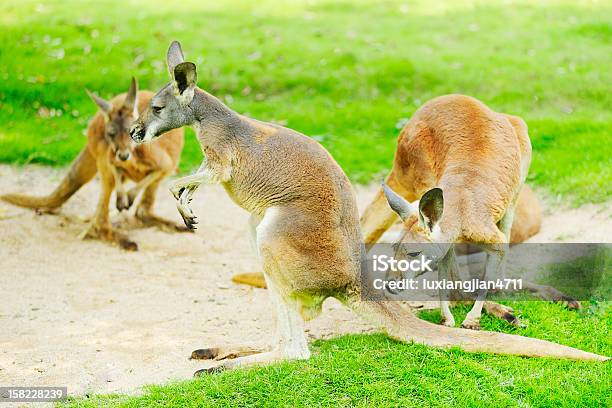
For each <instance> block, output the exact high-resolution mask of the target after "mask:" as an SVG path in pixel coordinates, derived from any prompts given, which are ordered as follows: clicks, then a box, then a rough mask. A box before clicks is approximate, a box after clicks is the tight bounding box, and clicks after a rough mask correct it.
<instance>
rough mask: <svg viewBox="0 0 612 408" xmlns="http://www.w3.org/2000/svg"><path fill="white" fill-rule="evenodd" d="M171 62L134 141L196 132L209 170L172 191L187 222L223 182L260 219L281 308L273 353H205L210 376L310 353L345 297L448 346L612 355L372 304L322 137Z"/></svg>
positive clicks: (258, 234)
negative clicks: (309, 324)
mask: <svg viewBox="0 0 612 408" xmlns="http://www.w3.org/2000/svg"><path fill="white" fill-rule="evenodd" d="M167 63H168V68H169V71H170V74H171V76H172V80H171V82H170V83H168V84H167V85H166V86H164V87H163V88H162V89H161V90H160V91H159V92H158V93H157V94H155V96H153V98H152V99H151V101H150V104H149V106H148V108H147V109H146V110H145V111H144V112H143V113H142V115H141V116H140V117H139V119H138V120H137V121H136V122H135V123H134V125H133V127H132V131H131V135H132V138H133V139H134V140H135V141H136V142H139V143H144V142H150V141H152V140H154V139H155V138H157V137H158V136H159V135H161V134H162V133H163V132H165V131H168V130H170V129H174V128H177V127H181V126H189V125H192V126H194V127H195V129H196V130H197V135H198V139H199V142H200V144H201V147H202V150H203V152H204V154H205V155H206V158H205V160H204V161H203V163H202V165H201V166H200V169H199V170H198V171H197V172H196V173H195V174H193V175H191V176H188V177H184V178H182V179H179V180H178V181H177V182H176V183H175V184H174V185H173V186H172V189H171V191H172V192H173V193H174V194H175V196H176V197H177V198H178V208H179V211H180V213H181V214H182V215H183V218H184V219H185V222H186V224H187V225H194V222H195V216H194V214H193V212H192V211H191V209H190V208H189V202H190V200H191V197H192V196H193V193H194V191H195V190H196V189H197V188H198V186H199V185H200V184H202V183H219V184H221V185H222V186H223V187H224V188H225V190H226V191H227V193H228V195H229V196H230V197H231V198H232V200H233V201H234V202H235V203H236V204H238V205H239V206H241V207H242V208H244V209H245V210H247V211H249V212H250V213H251V218H250V223H249V225H250V232H251V237H252V240H253V243H254V247H255V248H256V252H257V255H258V257H259V259H260V261H261V263H262V265H263V271H264V276H265V279H266V283H267V286H268V289H269V290H268V293H269V296H270V299H271V301H272V303H273V305H274V308H275V315H276V336H275V340H274V344H273V346H272V347H271V348H270V349H266V350H262V349H261V348H257V347H249V346H240V347H232V346H231V345H223V346H220V347H211V348H207V349H199V350H196V351H194V352H193V353H192V357H193V358H203V359H224V360H223V361H220V362H218V363H217V365H216V366H215V367H213V368H209V369H206V370H200V371H198V372H196V374H197V375H199V374H202V373H205V372H214V371H217V370H221V369H225V368H232V367H237V366H246V365H250V364H267V363H271V362H275V361H281V360H285V359H307V358H309V356H310V351H309V349H308V344H307V341H306V337H305V333H304V319H312V318H314V317H315V316H317V315H318V314H319V313H320V312H321V306H322V303H323V301H324V300H325V299H326V298H328V297H335V298H337V299H339V300H340V301H341V302H343V303H344V304H346V305H348V306H349V307H350V308H352V309H353V310H354V311H356V312H357V313H358V314H360V315H362V316H364V317H366V318H368V319H369V320H371V321H372V322H373V323H375V324H377V325H378V326H379V327H381V328H382V329H384V330H385V331H386V332H387V333H388V334H389V335H390V336H391V337H393V338H395V339H398V340H401V341H405V342H411V341H414V342H418V343H424V344H428V345H431V346H438V347H445V348H448V347H453V346H459V347H462V348H463V349H464V350H467V351H484V352H491V353H501V354H516V355H524V356H550V357H561V358H573V359H584V360H607V357H604V356H600V355H597V354H593V353H589V352H585V351H581V350H578V349H574V348H571V347H567V346H563V345H559V344H555V343H551V342H548V341H544V340H538V339H532V338H526V337H521V336H515V335H509V334H504V333H493V332H484V331H480V332H478V331H472V330H464V329H459V328H451V327H445V326H439V325H435V324H432V323H428V322H426V321H423V320H420V319H419V318H417V317H416V316H414V315H413V314H412V313H411V312H410V311H408V310H407V309H405V308H404V307H403V306H402V305H401V304H400V303H399V302H379V301H368V300H366V298H365V297H362V295H363V294H362V286H361V284H360V264H361V261H362V257H363V254H364V249H363V247H362V244H361V238H362V237H361V230H360V227H359V215H358V212H357V204H356V199H355V196H354V192H353V189H352V186H351V184H350V183H349V180H348V178H347V177H346V175H345V174H344V172H343V171H342V169H341V168H340V166H338V164H337V163H336V162H335V161H334V159H333V158H332V157H331V156H330V154H329V153H328V152H327V151H326V150H325V149H324V148H323V147H322V146H321V145H320V144H319V143H317V142H316V141H315V140H313V139H310V138H308V137H306V136H304V135H302V134H300V133H298V132H296V131H294V130H291V129H288V128H284V127H282V126H278V125H274V124H271V123H265V122H260V121H257V120H254V119H250V118H247V117H245V116H242V115H240V114H238V113H236V112H234V111H232V110H231V109H230V108H228V107H227V106H225V105H224V104H223V103H222V102H221V101H219V100H218V99H217V98H215V97H214V96H212V95H210V94H209V93H207V92H205V91H203V90H201V89H200V88H198V87H197V86H196V78H197V74H196V66H195V64H193V63H191V62H185V61H184V57H183V53H182V50H181V47H180V45H179V43H178V42H176V41H175V42H173V43H172V44H171V45H170V48H169V50H168V54H167Z"/></svg>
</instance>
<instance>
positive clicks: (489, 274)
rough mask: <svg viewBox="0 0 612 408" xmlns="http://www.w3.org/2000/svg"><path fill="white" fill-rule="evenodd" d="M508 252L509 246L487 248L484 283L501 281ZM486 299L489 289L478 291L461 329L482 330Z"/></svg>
mask: <svg viewBox="0 0 612 408" xmlns="http://www.w3.org/2000/svg"><path fill="white" fill-rule="evenodd" d="M507 250H508V244H493V245H490V246H487V247H485V251H486V252H487V262H486V265H485V271H484V274H483V281H484V282H485V283H487V282H488V280H489V279H499V278H500V277H501V276H502V274H503V270H504V260H505V258H506V252H507ZM485 286H486V285H485ZM486 299H487V289H486V287H485V288H483V289H480V290H478V295H477V297H476V301H475V302H474V306H473V307H472V309H471V310H470V311H469V312H468V314H467V316H465V319H464V320H463V323H461V327H463V328H465V329H473V330H480V316H481V315H482V307H483V306H484V303H485V301H486Z"/></svg>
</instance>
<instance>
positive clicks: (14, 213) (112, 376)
mask: <svg viewBox="0 0 612 408" xmlns="http://www.w3.org/2000/svg"><path fill="white" fill-rule="evenodd" d="M62 175H63V171H58V170H51V169H48V168H44V167H37V166H29V167H26V168H24V169H16V168H13V167H10V166H0V193H5V192H12V191H26V190H27V191H32V192H35V193H39V194H44V193H47V192H49V191H50V190H52V189H53V187H54V186H55V185H56V184H57V183H58V182H59V180H60V178H61V176H62ZM375 188H376V186H368V187H359V188H358V189H357V195H358V200H359V204H360V208H362V209H363V208H364V207H365V206H366V205H367V203H368V201H369V200H370V198H371V197H372V196H373V192H374V190H375ZM98 192H99V183H98V181H97V180H95V181H93V182H92V183H90V184H89V185H87V186H86V187H84V188H83V189H82V190H81V191H79V192H78V193H77V194H76V195H75V196H74V197H73V198H72V199H71V200H70V201H68V202H67V203H66V204H65V205H64V207H63V208H62V211H61V215H60V216H56V215H36V214H34V213H33V212H32V211H29V210H24V209H20V208H17V207H13V206H10V205H8V204H4V203H0V299H2V300H1V302H0V327H1V328H2V329H1V331H0V384H3V385H14V386H25V385H49V386H51V385H54V386H68V390H69V393H70V394H71V395H76V394H83V393H86V392H97V393H107V392H130V393H131V392H137V391H138V390H139V387H140V386H142V385H144V384H150V383H161V382H165V381H168V380H171V379H185V378H190V377H191V375H192V373H193V372H194V371H195V370H197V369H199V368H202V367H204V366H205V364H203V363H202V362H197V361H189V360H188V359H187V357H188V356H189V354H190V353H191V351H192V350H194V349H197V348H201V347H205V346H212V345H216V344H231V343H249V342H252V343H260V344H261V343H267V342H268V341H270V340H271V338H272V330H273V321H272V316H271V315H270V313H271V310H270V309H271V308H270V304H269V302H268V298H267V294H266V291H265V290H262V289H253V288H249V287H245V286H239V285H235V284H232V283H231V282H230V277H231V276H232V274H234V273H238V272H248V271H257V270H258V265H257V262H256V260H255V257H254V255H253V253H252V251H251V248H250V244H249V239H248V234H247V227H246V225H247V219H248V214H247V213H246V212H245V211H243V210H242V209H240V208H238V207H237V206H236V205H235V204H233V203H232V202H231V201H230V200H229V198H228V197H227V195H226V194H225V192H224V191H223V189H222V188H221V187H219V186H206V187H202V188H201V189H200V190H198V192H197V194H196V196H195V198H194V212H195V213H196V214H197V215H199V222H200V224H199V230H198V231H197V233H195V234H189V233H182V234H181V233H176V234H169V233H164V232H161V231H158V230H156V229H139V230H138V229H136V230H131V231H130V236H131V237H132V238H133V239H135V240H136V241H137V242H138V244H139V245H140V251H139V252H135V253H131V252H124V251H121V250H119V249H118V248H116V247H112V246H110V245H108V244H104V243H101V242H98V241H81V240H79V239H78V236H79V234H80V232H81V231H82V230H83V229H84V228H85V227H86V225H87V223H86V217H89V216H91V215H92V214H93V211H94V208H95V203H96V200H97V197H98ZM157 212H158V214H160V215H163V216H165V217H167V218H170V219H174V220H176V222H177V223H179V222H180V217H179V216H178V213H177V211H176V209H175V204H174V200H173V199H172V197H171V196H170V193H169V192H168V190H167V188H165V187H164V188H162V189H160V192H159V199H158V205H157ZM611 215H612V214H611V212H610V209H604V208H603V207H598V206H585V207H582V208H579V209H570V210H555V211H554V212H552V211H551V212H549V214H548V215H547V216H546V218H545V220H544V225H543V231H542V233H541V234H539V236H537V237H534V239H532V240H533V241H536V242H537V241H541V242H545V241H553V240H554V241H559V242H561V241H570V242H571V241H574V242H576V241H580V242H607V241H608V240H609V233H610V231H612V222H611V220H612V218H611ZM113 220H114V221H116V222H119V223H121V222H125V221H126V220H125V217H124V215H123V214H118V213H115V214H114V215H113ZM307 330H308V335H309V337H310V338H311V339H313V338H328V337H331V336H336V335H339V334H343V333H354V332H364V331H369V330H371V328H370V327H369V326H368V325H366V324H364V323H362V322H361V321H360V320H359V319H358V318H356V317H355V316H354V315H353V314H352V313H351V312H350V311H348V310H346V309H345V308H344V307H343V306H341V305H340V304H339V303H338V302H337V301H334V300H328V301H327V302H326V303H325V310H324V313H323V315H322V316H321V317H320V318H318V319H315V320H314V321H312V322H309V323H307Z"/></svg>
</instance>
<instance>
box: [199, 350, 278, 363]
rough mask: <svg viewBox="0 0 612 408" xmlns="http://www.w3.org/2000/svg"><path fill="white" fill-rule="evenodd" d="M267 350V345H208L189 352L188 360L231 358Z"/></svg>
mask: <svg viewBox="0 0 612 408" xmlns="http://www.w3.org/2000/svg"><path fill="white" fill-rule="evenodd" d="M267 350H269V348H267V347H256V346H233V347H232V346H229V347H209V348H203V349H197V350H194V351H192V352H191V356H190V357H189V359H190V360H216V361H220V360H231V359H234V358H238V357H244V356H250V355H253V354H259V353H263V352H264V351H267Z"/></svg>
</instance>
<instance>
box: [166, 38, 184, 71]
mask: <svg viewBox="0 0 612 408" xmlns="http://www.w3.org/2000/svg"><path fill="white" fill-rule="evenodd" d="M183 61H185V56H184V55H183V50H182V49H181V43H180V42H178V41H172V44H170V48H168V54H167V55H166V63H167V64H168V71H170V75H172V77H173V78H174V68H176V66H177V65H178V64H180V63H181V62H183Z"/></svg>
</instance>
